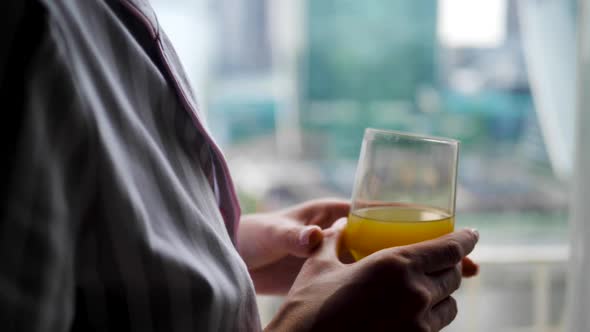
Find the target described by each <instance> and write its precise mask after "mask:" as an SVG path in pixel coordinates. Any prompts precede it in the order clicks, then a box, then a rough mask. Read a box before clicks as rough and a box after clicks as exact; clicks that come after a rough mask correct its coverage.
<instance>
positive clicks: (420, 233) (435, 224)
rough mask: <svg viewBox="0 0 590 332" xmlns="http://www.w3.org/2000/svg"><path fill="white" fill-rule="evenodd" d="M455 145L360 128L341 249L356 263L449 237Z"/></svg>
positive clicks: (455, 154)
mask: <svg viewBox="0 0 590 332" xmlns="http://www.w3.org/2000/svg"><path fill="white" fill-rule="evenodd" d="M458 156H459V142H458V141H456V140H453V139H447V138H439V137H430V136H423V135H414V134H408V133H402V132H397V131H385V130H377V129H371V128H369V129H366V131H365V135H364V138H363V144H362V148H361V153H360V157H359V162H358V167H357V170H356V176H355V182H354V188H353V193H352V203H351V209H350V214H349V216H348V223H347V225H346V229H345V231H344V245H345V247H346V248H347V249H348V250H349V251H350V253H351V254H352V256H353V257H354V258H355V259H356V260H359V259H361V258H363V257H365V256H367V255H370V254H372V253H374V252H376V251H378V250H381V249H385V248H389V247H395V246H402V245H407V244H411V243H416V242H420V241H425V240H429V239H433V238H436V237H439V236H441V235H444V234H447V233H450V232H452V231H453V229H454V224H455V197H456V187H457V163H458Z"/></svg>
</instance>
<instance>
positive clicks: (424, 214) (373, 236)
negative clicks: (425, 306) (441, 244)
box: [344, 205, 455, 260]
mask: <svg viewBox="0 0 590 332" xmlns="http://www.w3.org/2000/svg"><path fill="white" fill-rule="evenodd" d="M454 225H455V218H454V216H451V215H449V214H448V213H446V212H445V211H442V210H438V209H434V208H430V207H424V206H414V205H402V206H383V207H371V208H365V209H359V210H356V211H353V212H351V213H350V214H349V216H348V223H347V225H346V229H345V231H344V245H345V246H346V248H348V250H350V253H351V254H352V255H353V256H354V258H355V259H356V260H359V259H361V258H363V257H365V256H368V255H370V254H372V253H374V252H375V251H378V250H381V249H385V248H390V247H396V246H403V245H407V244H412V243H416V242H421V241H425V240H430V239H434V238H437V237H439V236H441V235H444V234H447V233H450V232H452V231H453V229H454Z"/></svg>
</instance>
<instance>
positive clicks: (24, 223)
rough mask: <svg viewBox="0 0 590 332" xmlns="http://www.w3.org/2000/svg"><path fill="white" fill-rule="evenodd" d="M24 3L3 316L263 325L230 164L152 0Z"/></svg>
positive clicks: (45, 324)
mask: <svg viewBox="0 0 590 332" xmlns="http://www.w3.org/2000/svg"><path fill="white" fill-rule="evenodd" d="M11 1H14V2H15V3H16V1H19V0H10V1H9V2H11ZM19 2H20V1H19ZM25 3H27V5H26V6H24V7H23V10H24V12H23V13H20V14H22V15H20V16H22V17H23V18H22V20H21V21H20V24H18V27H17V28H16V29H14V31H16V32H14V33H12V36H13V37H14V38H12V40H13V42H12V45H17V46H18V45H21V44H26V43H23V42H22V41H21V42H20V43H19V42H18V41H19V38H21V37H22V36H23V33H22V31H24V30H26V29H29V30H30V28H31V26H35V24H36V25H37V26H39V27H40V28H39V29H38V30H37V36H35V38H34V39H31V40H35V41H36V42H35V43H36V44H35V46H34V47H33V48H32V52H33V53H32V54H30V55H32V56H31V60H30V61H29V62H27V63H26V67H24V68H19V70H13V71H10V70H8V71H6V70H4V71H3V72H4V73H6V72H9V73H14V75H16V76H18V75H21V76H22V77H21V78H22V79H16V76H15V77H10V75H9V74H6V75H4V77H3V81H2V82H3V85H2V89H5V88H6V86H7V85H6V82H7V78H8V81H10V80H13V82H18V83H14V84H12V86H11V87H10V89H12V90H14V91H19V93H15V94H12V97H10V98H13V99H15V100H16V99H18V101H19V102H16V103H11V104H13V105H20V106H18V107H17V106H14V107H16V108H13V109H10V111H11V113H13V114H17V115H18V117H19V118H20V122H19V123H20V124H21V125H20V126H19V127H18V128H17V129H15V131H16V135H15V137H14V141H12V143H14V146H15V148H14V149H13V153H12V154H10V155H9V158H8V160H7V163H8V171H7V174H9V179H8V181H7V182H8V183H7V184H6V185H5V187H4V188H3V190H4V191H5V195H4V197H5V199H4V200H3V201H2V219H1V223H0V238H1V239H0V248H1V250H0V262H2V263H1V264H0V327H1V328H0V330H2V331H70V330H73V331H141V332H150V331H257V330H260V323H259V319H258V312H257V308H256V302H255V294H254V288H253V285H252V281H251V279H250V277H249V275H248V271H247V269H246V266H245V264H244V262H243V261H242V259H241V258H240V256H239V255H238V253H237V251H236V249H235V231H236V228H237V222H238V219H239V216H240V211H239V206H238V203H237V199H236V195H235V192H234V187H233V184H232V182H231V178H230V176H229V173H228V170H227V165H226V164H225V161H224V157H223V155H222V154H221V152H220V150H219V148H218V147H217V145H216V144H215V143H214V142H213V141H212V140H211V138H210V135H209V133H208V131H207V129H206V127H205V126H204V124H203V122H202V119H201V115H200V114H199V113H198V107H197V104H196V102H195V99H194V95H193V92H192V91H191V90H190V87H189V85H188V83H187V79H186V77H185V75H184V74H183V71H182V69H181V66H180V62H179V60H178V58H177V56H176V55H175V53H174V51H173V49H172V47H171V45H170V42H169V41H168V39H167V38H166V36H165V34H164V33H163V32H162V31H161V29H160V27H159V26H158V24H157V20H156V17H155V15H154V12H153V11H152V10H151V8H150V7H149V5H148V4H147V3H146V2H145V1H141V0H84V1H81V0H38V1H25ZM16 7H18V6H16ZM33 12H34V13H38V15H33V14H32V13H33ZM4 14H5V13H2V14H0V15H2V16H4ZM11 14H12V13H11ZM17 16H19V15H17ZM33 23H34V24H33ZM187 33H190V32H187ZM9 37H10V36H9ZM9 40H11V39H10V38H9ZM14 41H16V42H14ZM25 49H27V48H25ZM22 51H23V49H22V48H18V47H12V48H10V52H12V54H11V55H10V57H9V58H8V59H18V58H19V56H20V54H18V52H22ZM15 54H16V55H15ZM11 61H12V60H11ZM17 63H18V61H16V60H14V64H17ZM10 66H11V62H10V61H9V62H5V66H4V67H5V68H9V67H10ZM0 73H2V72H0ZM23 75H24V76H23ZM12 90H11V91H12ZM19 96H20V97H19ZM5 111H8V110H6V109H5Z"/></svg>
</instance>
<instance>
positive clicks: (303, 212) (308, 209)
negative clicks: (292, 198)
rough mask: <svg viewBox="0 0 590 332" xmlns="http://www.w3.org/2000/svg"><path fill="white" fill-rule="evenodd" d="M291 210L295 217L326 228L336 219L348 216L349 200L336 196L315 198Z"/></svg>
mask: <svg viewBox="0 0 590 332" xmlns="http://www.w3.org/2000/svg"><path fill="white" fill-rule="evenodd" d="M292 211H293V212H294V213H295V214H296V217H298V218H297V219H299V218H300V219H303V220H305V221H306V222H307V224H309V225H318V226H320V227H321V228H328V227H330V226H331V225H332V224H333V223H334V222H335V221H336V220H338V219H340V218H343V217H347V216H348V213H349V212H350V202H349V201H347V200H343V199H336V198H325V199H317V200H312V201H308V202H305V203H303V204H301V205H298V206H296V207H294V208H293V209H292Z"/></svg>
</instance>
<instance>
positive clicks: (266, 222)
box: [238, 199, 478, 295]
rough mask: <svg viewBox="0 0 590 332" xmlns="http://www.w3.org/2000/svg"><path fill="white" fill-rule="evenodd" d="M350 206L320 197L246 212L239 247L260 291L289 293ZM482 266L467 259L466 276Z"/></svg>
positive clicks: (239, 237) (240, 230)
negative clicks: (285, 206)
mask: <svg viewBox="0 0 590 332" xmlns="http://www.w3.org/2000/svg"><path fill="white" fill-rule="evenodd" d="M349 210H350V204H349V203H348V201H345V200H339V199H319V200H312V201H308V202H305V203H303V204H299V205H296V206H293V207H291V208H289V209H286V210H280V211H277V212H271V213H257V214H251V215H245V216H244V217H243V218H242V220H241V223H240V227H239V229H238V251H239V252H240V255H241V256H242V258H243V259H244V261H245V262H246V266H247V267H248V270H249V271H250V276H251V277H252V280H253V281H254V285H255V287H256V291H257V292H258V293H259V294H277V295H282V294H286V293H287V292H288V291H289V289H290V288H291V285H292V284H293V281H294V280H295V278H296V277H297V274H298V273H299V271H300V269H301V266H302V265H303V263H304V262H305V260H306V259H307V258H308V257H309V256H310V255H311V254H312V253H313V252H314V251H315V250H316V249H317V248H318V246H319V245H320V244H321V242H322V239H323V238H324V232H322V230H323V229H326V228H329V227H330V226H332V224H333V223H334V222H335V221H336V220H338V219H340V218H343V217H346V216H347V215H348V213H349ZM477 271H478V266H477V265H476V264H475V263H473V262H472V261H471V260H469V259H468V258H464V259H463V264H462V272H463V276H465V277H471V276H474V275H476V274H477Z"/></svg>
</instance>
